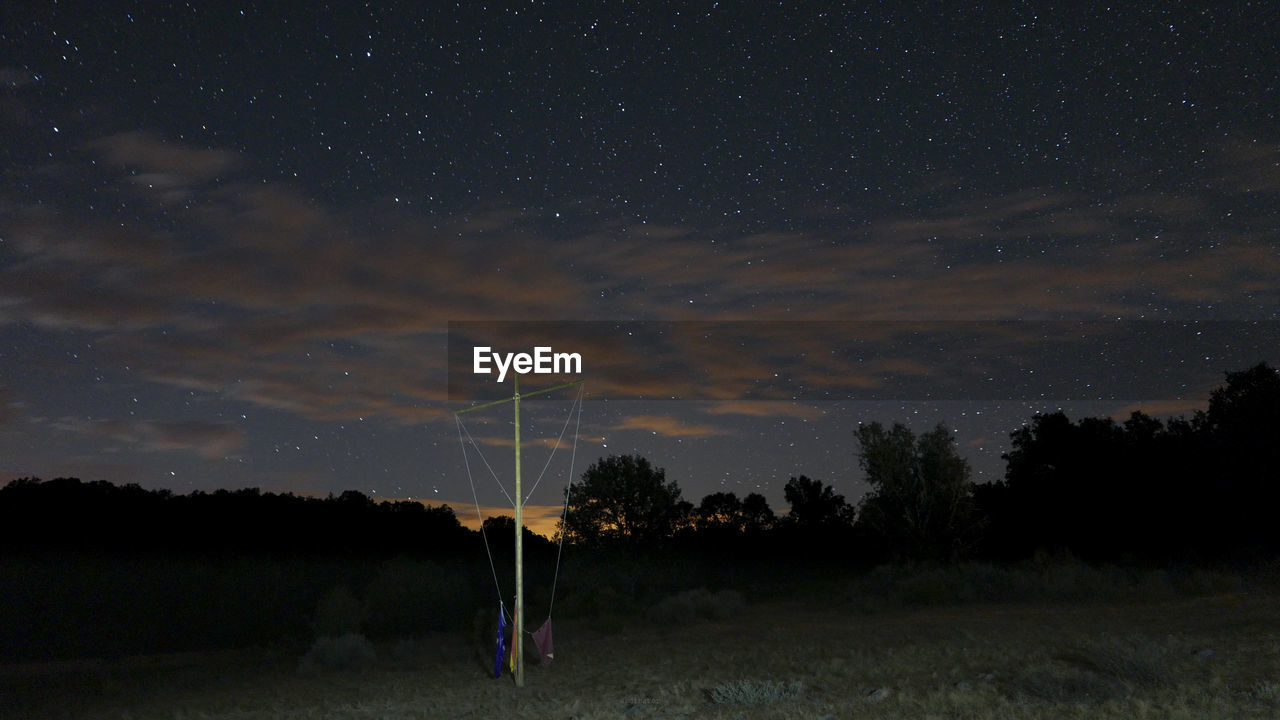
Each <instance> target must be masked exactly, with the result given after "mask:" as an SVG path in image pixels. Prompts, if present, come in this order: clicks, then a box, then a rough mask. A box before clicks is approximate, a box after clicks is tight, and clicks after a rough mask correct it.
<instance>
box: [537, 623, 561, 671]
mask: <svg viewBox="0 0 1280 720" xmlns="http://www.w3.org/2000/svg"><path fill="white" fill-rule="evenodd" d="M533 644H534V645H536V646H537V648H538V655H539V656H540V657H541V658H542V664H543V665H549V664H550V663H551V661H552V660H555V658H556V649H555V646H554V645H553V644H552V643H551V618H547V621H546V622H544V623H542V627H540V628H538V630H537V631H536V632H534V633H533Z"/></svg>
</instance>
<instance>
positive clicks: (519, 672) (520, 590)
mask: <svg viewBox="0 0 1280 720" xmlns="http://www.w3.org/2000/svg"><path fill="white" fill-rule="evenodd" d="M514 380H515V396H514V397H513V398H512V399H513V403H512V404H513V405H515V414H516V498H515V500H516V627H515V631H514V633H513V635H514V636H513V637H512V638H511V652H513V653H515V656H516V687H524V500H523V498H522V496H521V490H520V375H519V373H517V374H516V375H515V377H514Z"/></svg>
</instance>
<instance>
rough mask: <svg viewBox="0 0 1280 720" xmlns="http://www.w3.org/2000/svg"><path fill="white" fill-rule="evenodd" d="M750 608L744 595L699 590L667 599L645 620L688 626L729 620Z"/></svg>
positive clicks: (650, 609)
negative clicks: (704, 620)
mask: <svg viewBox="0 0 1280 720" xmlns="http://www.w3.org/2000/svg"><path fill="white" fill-rule="evenodd" d="M746 605H747V603H746V600H744V599H743V597H742V594H741V593H739V592H736V591H734V590H721V591H720V592H717V593H713V592H711V591H710V590H707V589H706V588H698V589H697V590H687V591H685V592H682V593H677V594H675V595H671V596H670V597H667V598H664V599H663V600H662V601H661V602H659V603H658V604H656V605H654V606H653V607H651V608H649V610H648V611H647V612H646V613H645V617H646V618H647V619H648V620H649V621H650V622H654V623H659V624H662V625H687V624H689V623H691V622H694V621H695V620H698V619H699V618H703V619H711V620H727V619H729V618H731V617H734V616H735V615H737V614H739V613H741V612H742V610H743V608H745V607H746Z"/></svg>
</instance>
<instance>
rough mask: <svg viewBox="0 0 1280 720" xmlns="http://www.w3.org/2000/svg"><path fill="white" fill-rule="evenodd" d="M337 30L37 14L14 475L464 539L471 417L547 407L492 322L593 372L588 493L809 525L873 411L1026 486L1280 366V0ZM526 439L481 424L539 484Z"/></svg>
mask: <svg viewBox="0 0 1280 720" xmlns="http://www.w3.org/2000/svg"><path fill="white" fill-rule="evenodd" d="M334 5H335V6H336V7H329V6H328V4H324V3H286V2H272V3H251V2H250V3H231V2H217V3H195V4H188V5H182V6H178V5H177V4H172V5H171V4H167V3H165V4H142V3H122V2H110V1H106V0H104V1H103V2H95V3H74V4H72V3H61V4H60V3H48V2H28V3H12V2H10V3H5V5H4V7H3V9H0V45H3V47H4V50H5V52H4V53H2V54H0V58H3V60H0V138H3V142H2V143H0V157H2V158H3V162H2V163H0V177H2V180H0V482H3V481H8V480H9V479H12V478H16V477H23V476H39V477H43V478H46V479H47V478H52V477H56V476H78V477H81V478H83V479H85V480H96V479H105V480H109V481H112V482H115V483H126V482H137V483H139V484H141V485H143V486H144V487H148V488H161V487H164V488H171V489H173V490H175V491H177V492H188V491H191V490H197V489H199V490H211V489H215V488H224V487H225V488H239V487H259V488H262V489H263V490H268V491H273V492H282V491H290V492H295V493H306V494H321V495H323V494H326V493H329V492H341V491H342V490H347V489H354V490H359V491H361V492H363V493H366V494H368V495H370V496H372V497H376V498H405V497H412V498H415V499H425V500H427V501H428V502H448V503H450V504H452V505H454V507H455V508H456V509H458V511H459V516H460V517H461V518H462V519H464V520H465V519H467V517H468V513H470V516H472V517H473V516H474V508H470V507H469V504H470V503H471V502H472V497H471V490H470V488H469V486H468V483H467V471H466V466H465V465H464V455H463V450H462V447H461V445H460V443H459V439H458V428H457V426H456V425H455V422H454V419H453V416H452V411H454V410H457V409H460V408H463V407H466V406H468V404H470V403H472V402H480V401H486V400H492V399H495V398H498V397H502V396H503V395H504V394H509V393H510V387H509V386H510V383H509V382H508V383H507V384H505V385H501V386H500V385H497V384H496V383H492V382H490V383H489V384H488V385H487V386H486V385H481V386H476V387H472V388H470V389H469V390H468V391H467V392H473V391H474V392H475V395H474V396H471V397H464V396H463V395H464V393H463V392H460V391H459V389H458V387H457V382H456V381H457V376H456V375H454V373H457V372H458V368H457V367H456V366H455V367H452V368H450V367H448V363H447V358H448V356H449V353H448V352H447V350H448V349H449V346H450V340H451V339H453V340H454V341H455V345H456V342H457V340H458V338H457V336H456V335H451V334H450V333H449V330H450V327H451V325H450V323H454V325H453V327H454V328H455V329H456V328H457V327H461V326H464V325H465V323H466V322H475V321H490V320H501V321H518V322H511V323H509V324H508V325H507V327H509V328H512V329H511V330H510V333H509V335H507V336H505V337H504V339H503V341H506V342H510V343H511V344H512V347H511V348H510V349H512V350H516V349H523V350H528V349H530V348H531V347H532V345H533V344H534V343H538V342H540V341H541V338H542V337H550V336H552V335H557V333H558V332H561V331H562V330H564V331H566V332H568V333H569V337H570V340H568V341H563V342H578V343H580V344H579V345H578V346H577V347H569V346H567V345H563V346H562V345H559V344H557V346H556V348H555V349H556V350H557V351H560V350H564V351H578V352H581V353H582V355H583V358H584V365H585V368H584V370H585V377H586V378H587V385H586V387H587V391H586V400H585V402H584V403H583V409H582V417H581V428H580V436H581V439H580V440H579V442H578V444H577V453H576V459H575V461H574V462H575V464H576V468H574V472H576V473H580V472H581V471H582V470H583V469H585V466H586V465H587V464H588V463H590V462H592V461H594V460H596V459H597V458H599V457H601V456H605V455H609V454H617V453H633V452H635V453H640V454H643V455H644V456H646V457H647V458H649V459H650V460H651V461H652V462H653V463H654V464H655V465H657V466H660V467H663V468H665V469H666V471H667V477H668V479H673V480H676V481H677V482H679V483H680V486H681V488H682V489H683V491H684V495H685V497H686V499H689V500H691V501H693V502H695V503H696V502H697V501H698V500H699V499H700V498H701V497H702V496H703V495H705V494H707V493H710V492H715V491H719V490H731V491H734V492H737V493H738V494H739V496H742V495H745V494H746V493H748V492H762V493H764V494H765V496H766V497H767V498H768V499H769V500H770V503H771V504H772V505H773V507H774V508H775V509H782V508H785V502H784V501H783V498H782V487H783V485H784V484H785V483H786V481H787V479H788V478H789V477H791V476H793V475H799V474H802V473H803V474H806V475H808V476H809V477H812V478H817V479H820V480H823V481H825V482H830V483H833V484H835V485H836V488H837V490H838V491H840V492H842V493H844V494H845V495H846V496H847V497H848V498H849V499H851V500H856V499H857V498H858V497H860V496H861V494H862V493H863V491H864V490H865V487H866V486H865V484H863V482H862V480H861V473H860V471H859V470H858V468H857V456H856V451H857V447H856V444H855V443H854V440H853V436H852V432H853V429H854V428H855V427H856V426H857V424H858V422H868V421H872V420H878V421H881V422H883V423H886V424H888V423H893V422H904V423H910V425H911V426H912V427H913V428H916V429H918V430H920V431H924V430H927V429H930V428H932V426H933V425H934V424H935V423H937V422H939V421H944V422H946V423H947V424H948V425H949V426H950V427H952V428H953V429H954V430H955V431H956V439H957V442H958V444H959V447H960V449H961V451H962V453H963V454H964V455H965V456H966V457H968V458H969V459H970V462H971V463H972V464H973V467H974V469H975V479H976V480H978V481H986V480H993V479H998V478H999V477H1000V476H1001V473H1002V470H1003V465H1002V463H1001V461H1000V459H999V453H1000V452H1001V451H1002V450H1006V449H1007V441H1008V434H1009V432H1010V431H1011V430H1013V429H1015V428H1017V427H1018V426H1019V425H1020V424H1021V423H1023V422H1025V421H1027V420H1028V419H1029V418H1030V417H1031V416H1032V415H1033V414H1034V413H1035V412H1041V411H1052V410H1056V409H1058V408H1063V409H1065V410H1067V411H1068V413H1069V414H1071V415H1072V417H1073V418H1074V417H1080V416H1083V415H1112V416H1114V417H1117V418H1118V419H1124V418H1125V417H1127V414H1128V412H1130V411H1131V410H1132V409H1135V408H1138V407H1141V408H1143V409H1145V410H1146V411H1148V412H1150V413H1152V414H1157V415H1161V416H1165V415H1169V414H1175V415H1177V414H1183V415H1185V414H1189V413H1190V412H1191V411H1192V410H1194V409H1196V408H1203V407H1204V405H1205V402H1206V399H1207V395H1208V392H1209V391H1210V390H1211V389H1212V388H1214V387H1217V386H1219V385H1221V384H1222V381H1223V374H1224V372H1226V371H1235V370H1242V369H1245V368H1247V367H1249V366H1251V365H1254V364H1256V363H1258V362H1260V361H1264V360H1267V361H1270V362H1271V363H1272V364H1273V365H1275V364H1277V363H1280V352H1277V350H1278V349H1280V334H1278V333H1277V321H1278V320H1280V290H1278V289H1277V287H1278V285H1277V282H1276V281H1277V278H1280V222H1278V220H1280V212H1278V211H1280V202H1278V201H1280V118H1277V108H1280V52H1278V51H1277V48H1278V47H1280V44H1278V43H1277V42H1276V37H1277V33H1278V32H1280V16H1278V15H1277V13H1276V11H1275V9H1274V8H1273V7H1272V5H1271V4H1270V3H1249V2H1228V3H1213V4H1208V5H1207V6H1206V7H1205V8H1186V9H1174V10H1163V9H1149V8H1147V7H1146V5H1147V4H1136V3H1135V4H1121V5H1120V6H1113V7H1111V8H1104V7H1093V8H1092V9H1089V8H1086V7H1084V6H1082V5H1079V4H1066V5H1062V6H1060V7H1052V6H1051V5H1049V4H1041V3H1016V4H1011V5H1012V6H1011V7H1009V6H1004V4H1000V5H999V6H992V5H990V4H984V5H976V4H975V5H969V4H964V5H959V6H955V7H953V8H952V9H950V10H948V11H946V12H938V11H912V10H904V9H902V8H901V7H899V6H900V5H904V4H901V3H899V4H893V3H890V4H886V5H871V4H854V8H853V9H836V8H834V6H833V5H831V4H800V3H796V4H790V3H787V4H779V5H769V6H765V5H764V4H763V3H715V2H710V3H708V2H677V3H670V4H666V3H657V2H653V3H649V2H646V3H622V2H616V3H607V4H602V5H603V6H602V7H596V8H592V7H588V5H589V4H587V3H570V2H550V3H543V2H537V3H510V4H490V5H488V6H486V5H484V4H481V3H469V2H468V3H460V4H458V5H457V6H456V7H455V6H449V5H446V4H444V3H367V4H361V3H340V4H334ZM1127 6H1135V7H1127ZM1137 6H1140V7H1137ZM580 321H591V322H590V323H587V322H580ZM459 323H462V324H464V325H459ZM522 328H523V329H524V330H521V329H522ZM558 328H559V329H558ZM565 329H567V330H565ZM539 333H546V335H540V334H539ZM557 337H560V336H559V335H557ZM624 338H629V339H624ZM637 338H639V339H637ZM551 342H553V341H551ZM553 344H555V343H554V342H553ZM455 349H456V348H455ZM451 380H452V381H453V382H451ZM548 382H550V379H547V381H546V382H544V379H543V378H540V377H536V376H534V377H529V378H526V380H525V382H522V387H526V386H527V387H529V388H530V389H534V388H537V387H540V386H546V384H547V383H548ZM572 400H573V394H572V391H566V392H563V393H559V394H552V398H551V399H550V400H546V401H544V402H538V403H535V402H533V401H530V402H528V403H524V405H525V407H526V408H527V411H526V412H525V419H526V420H527V423H526V424H524V425H523V427H524V431H523V432H524V436H525V439H526V441H527V442H528V443H529V454H528V456H527V458H526V460H525V467H526V468H530V467H532V468H533V470H526V473H534V472H535V471H536V470H537V469H538V468H541V467H542V466H543V463H544V461H545V443H543V442H540V441H539V438H541V439H545V438H548V437H549V438H554V437H555V436H556V435H557V433H559V431H560V430H561V428H562V427H563V423H564V420H565V417H566V413H568V411H569V409H570V405H571V403H572ZM508 409H509V408H498V409H496V410H495V411H494V412H491V413H486V412H480V413H475V414H473V415H467V416H464V418H466V422H467V429H468V430H469V431H470V432H471V433H472V435H473V436H474V437H475V438H476V439H477V444H478V445H479V446H480V447H482V448H483V449H484V451H485V453H486V456H487V457H488V458H489V460H490V462H491V463H493V468H494V471H495V472H496V473H498V474H499V475H501V476H504V477H506V475H505V473H507V472H508V470H504V469H503V468H504V467H507V466H509V465H510V457H509V455H510V435H511V432H510V431H511V427H510V419H509V417H508V416H507V415H506V414H505V413H506V412H508ZM569 434H572V428H570V431H569ZM566 437H568V435H566ZM569 444H570V446H571V445H572V442H571V441H570V443H569ZM566 461H567V455H566V454H565V453H558V454H557V455H556V459H555V462H554V463H553V467H552V468H551V469H549V470H548V473H549V475H548V478H549V479H547V480H545V484H543V485H541V486H539V489H538V491H537V492H536V493H535V495H534V497H532V498H531V500H530V502H532V503H534V504H539V503H542V504H548V505H554V504H555V503H557V502H558V491H559V488H562V487H563V485H564V482H565V480H566V479H567V474H568V472H569V469H568V467H567V462H566ZM470 462H471V465H472V468H471V469H472V472H473V473H476V479H477V481H478V482H479V488H480V494H479V500H480V502H481V503H483V504H485V505H495V506H496V505H500V504H501V503H502V502H504V501H505V500H504V498H503V497H502V495H501V494H500V493H499V492H498V491H497V489H496V487H495V486H494V483H493V481H492V479H490V478H489V477H488V476H487V471H484V470H483V469H481V470H479V471H477V467H478V466H477V465H476V462H477V459H476V457H475V456H474V455H473V456H471V459H470ZM562 463H563V464H562ZM556 467H559V468H560V469H559V470H557V469H555V468H556ZM557 472H558V473H559V474H558V475H557V474H556V473H557Z"/></svg>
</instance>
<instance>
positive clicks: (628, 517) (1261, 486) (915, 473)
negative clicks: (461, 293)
mask: <svg viewBox="0 0 1280 720" xmlns="http://www.w3.org/2000/svg"><path fill="white" fill-rule="evenodd" d="M854 435H855V438H854V439H855V440H856V442H857V446H858V449H857V455H858V462H859V465H860V467H861V468H862V470H863V471H864V472H865V474H866V479H867V481H868V483H869V484H870V485H871V491H870V492H869V493H868V494H867V495H866V496H865V497H864V498H863V499H862V500H861V501H860V502H859V503H857V504H856V505H854V504H851V503H849V502H847V501H846V500H845V498H844V497H843V496H842V495H840V494H838V493H836V492H835V490H834V488H833V486H831V485H828V484H825V483H823V482H821V481H818V480H812V479H810V478H808V477H806V476H804V475H801V476H798V477H793V478H791V480H790V481H789V482H788V483H787V485H786V488H785V490H784V492H785V497H786V501H787V503H788V504H789V505H790V511H789V512H788V513H786V514H785V515H775V514H774V513H773V512H772V511H771V510H770V508H769V506H768V504H767V503H766V502H765V500H764V498H763V497H762V496H760V495H758V494H754V493H753V494H750V495H748V496H746V497H745V498H742V499H739V498H738V497H736V496H735V495H734V494H733V493H723V492H722V493H714V494H712V495H708V496H706V497H705V498H703V500H702V502H701V503H700V504H699V505H697V506H696V507H695V506H693V505H692V504H691V503H688V502H686V501H684V500H683V499H682V498H681V495H680V489H679V486H678V485H677V484H676V483H675V482H674V481H668V480H666V478H665V473H664V472H663V470H662V469H660V468H654V467H652V466H651V465H650V464H649V462H648V461H647V460H645V459H644V458H642V457H638V456H637V457H632V456H622V457H611V458H607V459H602V460H600V461H599V462H597V463H596V464H594V465H592V466H591V467H590V468H589V469H588V470H587V471H586V473H584V475H583V482H582V483H581V484H580V485H578V486H576V487H575V488H574V489H573V492H572V493H571V495H570V498H569V513H568V517H567V520H566V522H565V523H564V528H563V529H564V532H565V533H566V537H567V538H569V539H571V540H574V541H577V542H579V543H582V544H585V545H597V546H615V547H624V546H632V547H654V546H655V545H658V544H662V543H668V544H676V545H678V544H680V543H681V542H682V541H683V542H684V544H685V545H686V546H687V545H689V544H695V545H696V544H701V545H704V546H705V545H707V544H708V543H709V542H713V541H720V542H721V543H724V542H726V541H729V542H730V543H737V545H736V546H737V547H751V545H750V541H752V540H757V539H760V538H768V539H769V541H770V542H772V543H774V544H775V546H781V547H783V548H785V549H786V550H787V551H788V552H794V551H802V552H805V553H808V554H815V553H826V554H837V555H840V556H843V557H847V558H851V559H854V560H862V561H866V562H881V561H885V560H943V561H945V560H955V559H959V558H965V557H981V558H989V559H1000V560H1017V559H1023V558H1027V557H1030V556H1032V555H1033V554H1035V553H1037V552H1045V551H1047V552H1050V553H1069V554H1073V555H1076V556H1078V557H1081V558H1084V559H1088V560H1094V561H1138V562H1171V561H1210V560H1223V559H1227V560H1249V559H1256V558H1259V557H1265V556H1268V555H1270V554H1273V553H1275V552H1276V551H1277V550H1280V522H1277V520H1280V517H1277V512H1278V511H1277V508H1280V375H1278V374H1277V373H1276V371H1275V370H1274V369H1272V368H1271V367H1269V366H1268V365H1267V364H1266V363H1261V364H1259V365H1257V366H1254V367H1252V368H1249V369H1247V370H1243V371H1240V372H1233V373H1227V374H1226V383H1225V385H1223V386H1222V387H1219V388H1218V389H1216V390H1214V391H1213V392H1212V393H1211V395H1210V398H1209V406H1208V408H1207V410H1198V411H1196V412H1195V413H1194V414H1193V415H1192V417H1190V418H1181V417H1179V418H1175V419H1172V420H1169V421H1167V422H1163V421H1161V420H1159V419H1157V418H1153V417H1151V416H1149V415H1146V414H1144V413H1142V412H1137V411H1135V412H1133V413H1132V414H1131V415H1130V416H1129V418H1128V419H1127V420H1125V421H1123V422H1116V421H1115V420H1113V419H1111V418H1083V419H1080V420H1078V421H1072V420H1071V419H1069V418H1068V417H1067V416H1066V415H1065V414H1064V413H1062V412H1055V413H1049V414H1042V415H1036V416H1035V417H1033V418H1032V419H1031V420H1030V421H1029V422H1028V423H1026V424H1025V425H1023V426H1022V427H1020V428H1018V429H1017V430H1015V431H1014V432H1013V433H1012V435H1011V440H1012V449H1011V450H1010V451H1009V452H1008V453H1005V454H1004V455H1003V456H1002V457H1003V459H1004V460H1005V462H1006V471H1005V476H1004V478H1003V480H1001V481H999V482H994V483H986V484H975V483H974V482H973V479H972V472H971V469H970V467H969V464H968V462H967V461H966V460H965V459H964V458H962V457H961V456H960V455H959V453H958V452H957V448H956V443H955V439H954V437H953V434H952V432H951V431H950V430H949V429H947V427H946V426H945V425H942V424H939V425H938V426H936V427H935V428H934V429H933V430H931V431H928V432H925V433H923V434H921V435H918V436H917V435H916V434H915V432H913V431H912V430H911V429H910V428H908V427H906V426H904V425H902V424H895V425H893V426H892V427H888V428H886V427H885V426H883V425H882V424H880V423H878V422H872V423H867V424H863V425H860V426H859V427H858V429H857V430H856V431H855V433H854ZM743 542H746V543H747V545H746V546H744V545H742V544H741V543H743ZM754 549H759V548H758V547H756V548H754Z"/></svg>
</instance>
